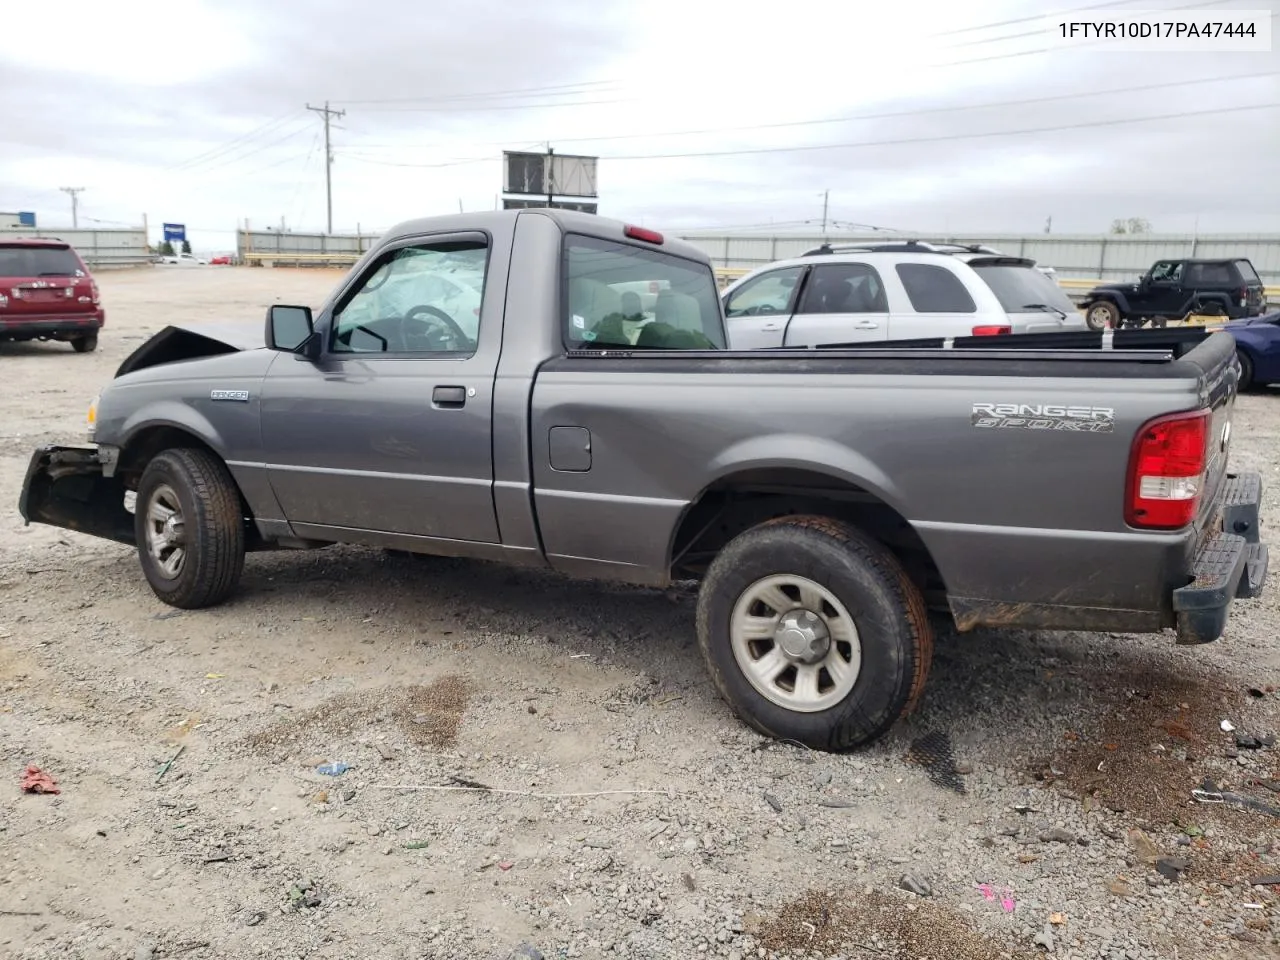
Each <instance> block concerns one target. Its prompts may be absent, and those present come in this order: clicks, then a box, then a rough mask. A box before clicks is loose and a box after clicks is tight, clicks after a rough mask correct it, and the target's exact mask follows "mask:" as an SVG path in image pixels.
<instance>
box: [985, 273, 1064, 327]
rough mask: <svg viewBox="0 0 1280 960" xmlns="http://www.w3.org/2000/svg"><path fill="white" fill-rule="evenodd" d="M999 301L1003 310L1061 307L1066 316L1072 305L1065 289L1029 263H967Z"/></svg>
mask: <svg viewBox="0 0 1280 960" xmlns="http://www.w3.org/2000/svg"><path fill="white" fill-rule="evenodd" d="M970 266H972V267H973V270H974V272H975V273H977V275H978V276H979V277H980V278H981V279H982V282H983V283H985V284H986V285H987V286H988V287H989V288H990V289H991V292H992V293H994V294H995V295H996V299H997V300H999V301H1000V307H1001V309H1003V310H1004V312H1005V313H1036V312H1042V311H1043V310H1044V308H1045V307H1052V308H1053V309H1055V310H1061V311H1062V312H1063V313H1065V314H1067V316H1071V315H1072V314H1074V313H1075V312H1076V305H1075V304H1074V303H1072V302H1071V298H1070V297H1068V296H1067V294H1066V292H1065V291H1064V290H1063V289H1062V288H1061V287H1060V286H1058V285H1057V284H1056V283H1054V282H1053V281H1052V280H1051V279H1049V278H1048V277H1046V276H1045V275H1044V274H1043V273H1041V272H1040V271H1039V270H1037V269H1036V268H1035V267H1033V266H1024V265H1022V264H1008V263H974V264H970Z"/></svg>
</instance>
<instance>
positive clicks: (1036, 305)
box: [1021, 303, 1067, 320]
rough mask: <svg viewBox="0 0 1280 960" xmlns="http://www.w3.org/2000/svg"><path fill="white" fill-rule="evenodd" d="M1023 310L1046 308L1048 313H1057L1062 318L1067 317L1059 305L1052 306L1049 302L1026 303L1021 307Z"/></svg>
mask: <svg viewBox="0 0 1280 960" xmlns="http://www.w3.org/2000/svg"><path fill="white" fill-rule="evenodd" d="M1021 309H1023V310H1044V311H1046V312H1047V313H1056V314H1057V315H1058V316H1059V317H1060V318H1061V319H1063V320H1065V319H1067V315H1066V314H1065V313H1063V312H1062V311H1061V310H1059V309H1058V308H1057V307H1052V306H1050V305H1049V304H1047V303H1024V304H1023V305H1022V307H1021Z"/></svg>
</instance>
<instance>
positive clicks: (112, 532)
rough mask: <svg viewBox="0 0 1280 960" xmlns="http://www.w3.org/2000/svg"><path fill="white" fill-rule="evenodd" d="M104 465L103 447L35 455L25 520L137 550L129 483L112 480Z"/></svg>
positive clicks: (21, 506)
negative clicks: (127, 498) (127, 493)
mask: <svg viewBox="0 0 1280 960" xmlns="http://www.w3.org/2000/svg"><path fill="white" fill-rule="evenodd" d="M105 465H106V462H105V458H104V453H103V451H102V450H101V449H100V448H98V447H41V448H40V449H38V450H36V451H35V453H33V454H32V455H31V463H30V464H29V465H28V467H27V476H26V479H25V480H23V482H22V496H21V497H20V498H19V500H18V511H19V512H20V513H21V514H22V519H23V520H24V521H26V523H27V524H28V525H29V524H32V523H43V524H47V525H49V526H51V527H61V528H63V529H64V530H74V531H75V532H77V533H86V534H89V535H90V536H93V537H102V538H103V539H106V540H114V541H116V542H117V543H127V544H129V545H130V546H132V545H134V544H135V543H136V542H137V539H136V536H135V534H134V517H133V514H132V513H131V512H130V511H129V510H128V509H127V508H126V507H125V504H124V495H125V486H124V482H123V480H122V479H121V478H120V477H119V476H107V475H106V472H104V470H103V467H104V466H105ZM111 472H113V473H114V471H111Z"/></svg>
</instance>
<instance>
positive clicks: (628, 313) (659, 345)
mask: <svg viewBox="0 0 1280 960" xmlns="http://www.w3.org/2000/svg"><path fill="white" fill-rule="evenodd" d="M564 270H565V290H564V306H563V310H564V344H565V346H566V347H567V348H568V349H570V350H584V349H585V350H593V349H596V348H607V347H631V346H634V347H637V348H639V349H642V350H645V349H649V350H723V349H724V348H725V338H724V322H723V319H722V316H721V312H720V297H719V291H718V290H717V289H716V281H715V274H714V273H713V272H712V270H711V267H710V265H709V264H704V263H698V262H697V261H694V260H686V259H684V258H683V257H677V256H673V255H672V254H669V253H664V252H662V251H660V250H653V249H647V248H643V247H638V246H632V245H631V244H626V243H618V242H616V241H613V240H603V239H600V238H599V237H588V236H585V235H582V234H576V233H570V234H568V235H567V236H566V237H565V244H564Z"/></svg>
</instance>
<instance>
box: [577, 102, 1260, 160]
mask: <svg viewBox="0 0 1280 960" xmlns="http://www.w3.org/2000/svg"><path fill="white" fill-rule="evenodd" d="M1276 107H1280V103H1257V104H1250V105H1248V106H1241V107H1218V108H1216V109H1213V110H1184V111H1181V112H1179V113H1162V114H1152V115H1150V116H1145V117H1124V118H1121V119H1115V120H1091V121H1086V122H1084V123H1069V124H1060V125H1057V126H1050V127H1028V128H1025V129H1022V130H993V131H989V132H986V133H958V134H947V135H944V136H937V137H910V138H903V139H900V140H879V141H863V142H862V143H821V144H809V145H805V146H798V147H751V148H747V149H743V150H704V151H697V152H690V153H650V154H637V155H634V156H613V157H604V156H602V157H601V158H600V159H601V160H609V161H613V162H616V161H619V160H683V159H691V158H699V157H739V156H748V155H751V154H766V153H801V152H804V151H809V150H842V149H853V148H857V147H891V146H897V145H899V144H907V143H944V142H948V141H952V140H981V139H987V138H991V137H1012V136H1021V135H1023V134H1028V133H1059V132H1061V131H1064V130H1088V129H1092V128H1095V127H1113V126H1119V125H1122V124H1126V123H1151V122H1154V121H1157V120H1180V119H1182V118H1184V117H1203V116H1209V115H1221V114H1224V113H1241V112H1243V111H1246V110H1272V109H1275V108H1276Z"/></svg>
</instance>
